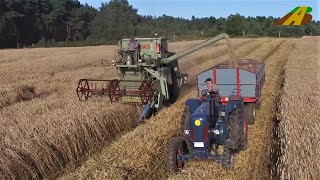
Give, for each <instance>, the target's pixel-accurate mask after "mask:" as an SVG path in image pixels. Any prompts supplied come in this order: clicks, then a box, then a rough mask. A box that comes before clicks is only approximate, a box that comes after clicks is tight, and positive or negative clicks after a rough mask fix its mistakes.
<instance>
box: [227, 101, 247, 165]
mask: <svg viewBox="0 0 320 180" xmlns="http://www.w3.org/2000/svg"><path fill="white" fill-rule="evenodd" d="M246 131H247V122H246V119H245V105H240V106H238V107H237V108H236V109H235V110H234V111H233V112H232V113H231V115H230V116H229V138H228V139H227V141H226V143H225V145H224V150H223V158H224V167H225V168H226V169H232V167H233V166H234V153H237V152H239V151H241V150H243V149H244V148H245V147H246V144H247V132H246Z"/></svg>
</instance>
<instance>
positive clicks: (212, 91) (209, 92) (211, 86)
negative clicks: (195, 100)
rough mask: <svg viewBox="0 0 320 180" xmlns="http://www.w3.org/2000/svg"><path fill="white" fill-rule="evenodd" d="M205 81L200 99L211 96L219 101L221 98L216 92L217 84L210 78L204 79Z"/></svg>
mask: <svg viewBox="0 0 320 180" xmlns="http://www.w3.org/2000/svg"><path fill="white" fill-rule="evenodd" d="M205 83H206V86H207V88H206V89H205V90H203V91H202V92H201V94H202V97H201V98H200V99H201V100H205V99H207V97H208V96H211V98H213V99H215V101H216V102H217V103H220V101H221V99H220V96H219V94H218V93H219V91H218V88H217V85H216V84H215V83H214V82H213V81H212V79H211V78H207V79H206V80H205Z"/></svg>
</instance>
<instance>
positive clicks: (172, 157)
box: [167, 138, 188, 172]
mask: <svg viewBox="0 0 320 180" xmlns="http://www.w3.org/2000/svg"><path fill="white" fill-rule="evenodd" d="M183 154H188V148H187V144H186V142H185V141H184V140H180V139H178V138H175V139H172V141H171V143H170V144H169V148H168V162H167V167H168V169H169V170H170V171H171V172H180V171H181V170H182V169H183V167H184V163H183V162H182V161H180V162H179V161H178V156H179V155H183Z"/></svg>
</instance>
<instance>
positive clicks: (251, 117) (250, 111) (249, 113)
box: [246, 103, 256, 125]
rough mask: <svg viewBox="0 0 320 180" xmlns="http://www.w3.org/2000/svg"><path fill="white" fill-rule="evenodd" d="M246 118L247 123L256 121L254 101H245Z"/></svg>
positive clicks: (251, 123)
mask: <svg viewBox="0 0 320 180" xmlns="http://www.w3.org/2000/svg"><path fill="white" fill-rule="evenodd" d="M246 119H247V122H248V124H249V125H254V124H255V123H256V104H255V103H247V105H246Z"/></svg>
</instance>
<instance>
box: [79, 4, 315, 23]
mask: <svg viewBox="0 0 320 180" xmlns="http://www.w3.org/2000/svg"><path fill="white" fill-rule="evenodd" d="M128 1H129V3H130V4H131V5H132V6H133V7H134V8H137V9H138V14H140V15H152V16H161V15H163V14H166V15H169V16H174V17H183V18H187V19H190V18H191V17H192V16H195V17H199V18H201V17H209V16H214V17H216V18H219V17H227V16H229V15H230V14H235V13H239V14H241V15H244V16H273V17H282V16H284V15H286V14H287V13H288V12H289V11H291V10H293V9H294V8H295V7H297V6H309V7H312V12H311V13H310V14H311V15H312V17H313V20H316V21H318V20H320V14H319V13H320V12H319V9H320V5H319V0H128ZM80 2H81V3H83V4H84V3H88V4H89V5H92V6H93V7H95V8H99V7H100V6H101V3H102V2H109V1H108V0H80Z"/></svg>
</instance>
